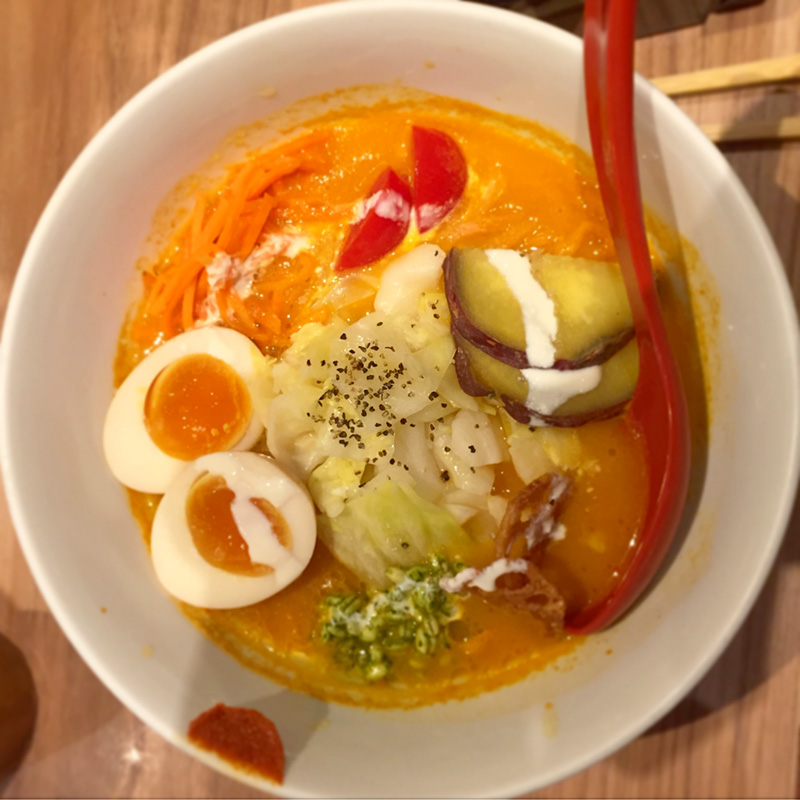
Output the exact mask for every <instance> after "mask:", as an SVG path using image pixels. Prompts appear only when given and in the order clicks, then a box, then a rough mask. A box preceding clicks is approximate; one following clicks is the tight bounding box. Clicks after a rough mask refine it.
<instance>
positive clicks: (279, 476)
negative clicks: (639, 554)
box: [104, 95, 691, 707]
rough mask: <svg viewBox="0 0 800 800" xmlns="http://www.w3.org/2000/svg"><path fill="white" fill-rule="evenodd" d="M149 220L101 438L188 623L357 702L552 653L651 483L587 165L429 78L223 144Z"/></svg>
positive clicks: (434, 689)
mask: <svg viewBox="0 0 800 800" xmlns="http://www.w3.org/2000/svg"><path fill="white" fill-rule="evenodd" d="M166 238H167V244H166V245H165V246H164V247H163V248H162V249H161V250H160V252H159V254H158V256H157V257H155V258H152V259H150V260H148V261H147V262H145V263H144V266H143V268H142V270H141V283H142V296H141V299H140V300H139V301H137V303H136V305H135V307H133V308H132V309H131V311H130V313H129V315H128V318H127V319H126V321H125V324H124V326H123V329H122V333H121V337H120V341H119V349H118V356H117V360H116V364H115V383H116V385H117V387H118V390H117V392H116V394H115V397H114V399H113V401H112V404H111V407H110V409H109V413H108V417H107V419H106V426H105V430H104V447H105V452H106V457H107V460H108V463H109V466H110V468H111V470H112V472H114V474H115V475H116V476H117V478H118V479H119V480H120V481H121V482H122V483H123V484H124V485H125V486H126V487H127V488H128V492H129V496H130V502H131V507H132V509H133V513H134V515H135V517H136V519H137V520H138V522H139V523H140V525H141V527H142V529H143V531H144V534H145V540H146V542H147V544H148V546H149V547H150V550H151V554H152V558H153V565H154V569H155V573H156V575H157V577H158V579H159V581H160V582H161V584H162V585H163V587H164V589H165V590H166V591H168V592H169V593H170V594H171V595H173V596H174V597H175V598H176V600H177V601H179V602H180V604H181V607H182V609H183V611H184V612H185V614H186V615H187V616H188V617H189V618H190V619H191V620H192V621H193V622H194V623H195V624H196V625H198V626H199V627H200V628H201V629H202V630H203V631H204V632H205V633H206V634H207V635H208V636H209V637H210V638H211V639H212V640H213V641H215V642H216V643H218V644H219V645H220V646H221V647H223V648H224V649H225V650H227V651H228V652H230V653H231V654H232V655H234V656H235V657H236V658H238V659H239V660H241V661H242V662H243V663H245V664H247V665H248V666H250V667H252V668H253V669H256V670H258V671H260V672H263V673H264V674H266V675H268V676H270V677H271V678H274V679H276V680H278V681H279V682H282V683H284V684H285V685H288V686H290V687H292V688H296V689H298V690H302V691H305V692H309V693H311V694H313V695H316V696H319V697H322V698H326V699H331V700H337V701H341V702H347V703H357V704H361V705H365V706H372V707H412V706H416V705H421V704H426V703H432V702H437V701H443V700H448V699H454V698H465V697H468V696H471V695H475V694H478V693H481V692H485V691H490V690H492V689H496V688H498V687H501V686H503V685H507V684H509V683H511V682H513V681H517V680H519V679H521V678H523V677H524V676H526V675H529V674H530V673H532V672H534V671H536V670H538V669H541V668H543V667H544V666H546V665H548V664H550V663H552V662H553V661H555V660H556V659H557V658H559V657H560V656H563V655H564V654H566V653H568V652H570V651H572V650H573V649H574V648H575V647H576V646H577V645H578V644H579V638H578V637H575V636H571V635H569V633H568V627H569V620H570V619H571V618H572V617H574V616H576V615H577V614H579V613H580V612H581V611H584V610H585V609H587V608H589V607H591V606H592V605H593V604H597V603H600V602H601V601H602V600H603V599H604V598H605V597H606V596H607V595H608V594H609V592H610V591H612V590H613V588H614V587H615V585H616V583H617V581H618V580H619V578H620V575H621V574H622V573H623V571H624V569H625V565H626V562H627V560H628V559H629V558H630V555H631V553H632V552H633V551H634V550H635V548H636V547H637V544H638V539H637V536H638V530H639V526H640V523H641V520H642V518H643V513H644V510H645V508H646V504H647V491H648V489H647V486H648V465H647V460H646V456H645V453H644V450H643V446H642V442H641V440H640V437H639V435H638V433H637V431H636V429H635V427H634V425H633V423H632V421H631V420H630V419H629V416H628V415H627V414H626V408H627V403H628V401H629V399H630V398H631V396H632V394H633V390H634V387H635V385H636V380H637V374H638V351H637V347H636V340H635V337H634V333H633V327H632V321H631V314H630V309H629V308H628V304H627V298H626V295H625V291H624V287H623V284H622V279H621V275H620V271H619V267H618V265H617V264H615V263H614V259H615V252H614V247H613V242H612V240H611V237H610V234H609V231H608V229H607V227H606V223H605V216H604V212H603V208H602V203H601V199H600V195H599V191H598V188H597V183H596V179H595V176H594V172H593V168H592V165H591V161H590V159H589V158H588V156H587V155H586V154H585V153H584V152H582V151H581V150H579V149H578V148H576V147H574V146H573V145H571V144H570V143H569V142H566V141H564V140H562V139H560V138H559V137H557V136H556V135H555V134H553V133H552V132H549V131H547V130H544V129H542V128H540V127H538V126H537V125H535V124H533V123H531V122H528V121H524V120H521V119H518V118H512V117H508V116H505V115H501V114H498V113H495V112H492V111H489V110H487V109H483V108H478V107H475V106H471V105H467V104H464V103H462V102H459V101H456V100H451V99H447V98H442V97H432V96H429V95H426V96H424V97H421V98H416V99H415V100H414V101H413V102H410V101H409V102H407V101H396V102H395V101H388V100H387V101H384V102H378V103H375V104H372V105H370V106H368V107H365V106H362V107H357V106H346V107H342V108H339V109H336V110H333V111H327V112H325V113H324V114H320V115H319V116H318V117H317V118H315V119H313V120H311V121H306V122H304V123H303V124H302V125H300V126H297V127H296V128H295V129H293V130H288V131H285V132H284V135H283V136H281V137H279V138H277V139H275V138H272V139H271V140H270V141H267V142H265V143H263V144H262V145H261V146H259V147H258V148H256V149H254V150H252V151H250V152H248V153H247V154H246V155H245V156H243V157H241V158H239V159H238V160H236V161H235V162H234V163H230V165H229V166H228V167H227V168H226V170H225V173H224V175H223V176H222V177H221V179H220V180H219V182H218V183H217V184H216V185H213V186H210V187H208V188H203V189H202V190H199V191H197V192H196V194H195V196H194V197H193V198H192V200H191V203H190V204H189V206H188V207H187V208H185V210H184V211H183V213H181V214H178V215H177V218H176V219H175V220H174V221H172V223H171V225H170V228H169V231H168V232H167V237H166ZM654 255H655V256H657V254H656V253H655V252H654ZM656 266H657V269H658V271H659V273H658V283H659V286H660V287H662V288H664V291H668V288H665V287H668V285H669V280H668V279H667V277H666V273H665V270H664V268H663V266H662V265H661V264H660V262H659V261H658V258H657V257H656ZM668 313H669V314H670V315H671V317H672V318H673V319H672V322H673V324H674V325H678V324H680V323H682V317H681V315H682V313H683V311H682V307H681V305H680V304H675V303H670V304H669V305H668ZM688 324H691V323H688Z"/></svg>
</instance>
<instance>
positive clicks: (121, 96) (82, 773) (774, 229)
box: [0, 0, 800, 798]
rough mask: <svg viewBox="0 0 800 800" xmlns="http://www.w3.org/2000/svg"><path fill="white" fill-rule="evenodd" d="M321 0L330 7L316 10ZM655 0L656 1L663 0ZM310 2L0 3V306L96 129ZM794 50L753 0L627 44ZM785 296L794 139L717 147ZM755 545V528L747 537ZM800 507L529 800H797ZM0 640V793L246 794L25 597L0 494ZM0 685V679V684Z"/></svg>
mask: <svg viewBox="0 0 800 800" xmlns="http://www.w3.org/2000/svg"><path fill="white" fill-rule="evenodd" d="M332 1H335V0H332ZM671 1H672V0H671ZM315 4H317V3H316V1H315V0H226V1H225V2H220V0H0V98H2V100H3V113H2V116H0V173H1V174H2V176H3V180H2V181H0V253H2V258H1V259H0V309H2V311H4V309H5V305H6V302H7V299H8V293H9V290H10V287H11V284H12V281H13V278H14V274H15V271H16V267H17V264H18V262H19V260H20V258H21V256H22V252H23V250H24V247H25V243H26V241H27V239H28V237H29V235H30V233H31V231H32V229H33V226H34V225H35V223H36V220H37V218H38V216H39V214H40V213H41V211H42V209H43V207H44V205H45V203H46V201H47V199H48V197H49V196H50V194H51V192H52V191H53V190H54V188H55V186H56V184H57V182H58V181H59V179H60V178H61V176H62V175H63V174H64V172H65V171H66V170H67V168H68V167H69V165H70V164H71V162H72V161H73V160H74V158H75V157H76V156H77V154H78V153H79V152H80V150H81V148H82V147H83V146H84V145H85V144H86V143H87V142H88V141H89V139H90V138H91V137H92V135H93V134H94V133H95V132H96V131H97V130H98V129H99V128H100V127H101V126H102V125H103V123H104V122H105V121H106V120H107V119H108V118H109V117H110V116H111V115H112V114H113V113H114V112H115V111H116V110H117V109H118V108H119V107H120V106H121V105H122V104H123V103H124V102H125V101H126V100H128V99H129V98H130V97H132V96H133V95H134V94H135V93H136V92H137V91H138V90H139V89H141V88H142V87H143V86H144V85H145V84H146V83H148V82H149V81H150V80H152V79H153V78H154V77H155V76H157V75H158V74H160V73H161V72H163V71H164V70H165V69H167V68H168V67H169V66H171V65H172V64H173V63H175V62H176V61H178V60H180V59H182V58H184V57H185V56H187V55H189V54H190V53H192V52H194V51H195V50H197V49H198V48H200V47H202V46H203V45H205V44H207V43H209V42H211V41H213V40H215V39H217V38H219V37H220V36H223V35H225V34H227V33H229V32H231V31H234V30H236V29H238V28H241V27H242V26H244V25H247V24H250V23H253V22H256V21H258V20H260V19H263V18H264V17H267V16H270V15H274V14H279V13H283V12H286V11H289V10H291V9H295V8H300V7H304V6H310V5H315ZM798 52H800V4H798V3H797V0H766V2H764V3H763V4H762V5H759V6H755V7H753V8H750V9H746V10H742V11H738V12H734V13H730V14H727V15H724V14H720V15H714V16H712V17H711V18H710V19H709V21H708V22H707V23H706V24H705V25H703V26H701V27H697V28H692V29H686V30H683V31H678V32H675V33H670V34H666V35H662V36H658V37H653V38H650V39H645V40H642V41H640V42H639V43H638V45H637V64H638V67H639V69H640V71H641V72H643V73H644V74H645V75H648V76H651V77H654V76H663V75H669V74H674V73H677V72H686V71H691V70H699V69H709V68H714V67H722V66H725V65H729V64H731V63H737V62H744V61H751V60H757V59H765V58H771V57H775V56H784V55H791V54H794V53H798ZM680 105H681V106H682V107H683V108H684V110H685V111H686V112H687V113H688V114H689V115H691V116H692V117H694V118H695V119H696V120H697V121H698V122H700V123H708V124H721V125H724V126H735V125H741V124H742V123H743V122H758V121H762V120H766V119H775V118H777V117H780V116H792V115H797V114H798V113H800V95H798V90H797V88H796V87H789V88H787V87H784V88H774V87H768V88H762V89H741V90H737V91H734V92H727V93H723V94H715V95H709V96H703V97H689V98H684V99H681V100H680ZM724 152H725V154H726V155H727V157H728V158H729V160H730V162H731V164H732V165H733V167H734V169H735V170H736V171H737V173H738V174H739V176H740V177H741V179H742V180H743V182H744V184H745V186H746V187H747V189H748V190H749V192H750V194H751V195H752V197H753V198H754V200H755V202H756V204H757V205H758V207H759V208H760V210H761V212H762V214H763V215H764V218H765V220H766V223H767V225H768V227H769V229H770V231H771V233H772V235H773V236H774V238H775V241H776V243H777V246H778V249H779V251H780V253H781V255H782V257H783V260H784V263H785V265H786V270H787V274H788V276H789V280H790V282H791V285H792V288H793V291H794V295H795V298H796V299H797V298H800V224H798V222H800V213H799V212H798V202H799V201H800V143H784V144H777V143H772V144H769V145H759V144H747V145H726V146H725V149H724ZM754 535H757V532H754ZM799 618H800V506H799V507H798V508H797V509H796V510H795V513H794V516H793V518H792V521H791V524H790V530H789V534H788V536H787V539H786V542H785V544H784V546H783V548H782V550H781V552H780V556H779V558H778V562H777V565H776V567H775V569H774V571H773V572H772V575H771V577H770V579H769V582H768V584H767V586H766V588H765V590H764V592H763V594H762V595H761V597H760V599H759V601H758V604H757V605H756V607H755V609H754V610H753V612H752V614H751V615H750V617H749V619H748V621H747V623H746V624H745V626H744V627H743V628H742V629H741V631H740V632H739V634H738V635H737V636H736V638H735V639H734V640H733V642H732V643H731V645H730V646H729V648H728V649H727V650H726V652H725V653H724V655H723V656H722V657H721V659H720V660H719V661H718V662H717V663H716V665H715V666H714V667H713V668H712V669H711V671H710V672H709V673H708V675H707V676H706V677H705V678H704V679H703V680H702V681H701V683H700V684H699V686H698V687H697V688H696V689H695V690H694V691H693V692H692V693H691V694H690V695H689V697H687V698H686V699H685V700H684V701H683V702H682V703H680V704H679V705H678V706H677V708H675V709H674V710H673V711H672V712H671V713H670V714H669V715H668V716H667V717H666V718H664V719H663V720H662V721H661V722H659V723H658V724H657V725H656V726H655V727H654V728H652V729H651V730H650V731H648V732H647V733H646V734H645V735H644V736H641V737H640V738H639V739H637V740H636V741H634V742H632V743H631V744H630V745H628V746H627V747H625V748H623V749H622V750H621V751H619V752H618V753H616V754H615V755H613V756H611V757H609V758H607V759H606V760H604V761H603V762H601V763H600V764H597V765H595V766H594V767H592V768H590V769H587V770H585V771H584V772H582V773H580V774H579V775H576V776H574V777H572V778H570V779H568V780H565V781H563V782H561V783H560V784H557V785H555V786H551V787H548V788H547V789H544V790H542V791H540V792H538V793H536V794H534V795H532V796H534V797H539V798H566V797H603V798H608V797H618V798H628V797H631V798H633V797H653V798H666V797H715V798H716V797H719V798H728V797H758V798H762V797H763V798H768V797H769V798H771V797H790V796H794V797H797V796H798V788H799V787H798V756H799V755H800V737H799V735H798V734H799V733H800V693H799V692H798V686H800V636H799V635H798V634H799V633H800V624H798V619H799ZM0 632H2V633H3V634H5V635H6V636H8V637H9V638H10V639H11V640H12V641H13V642H14V643H15V644H16V645H17V646H18V647H19V648H20V649H21V650H22V651H23V653H24V654H25V655H26V656H27V659H28V662H29V664H30V667H31V670H32V672H33V677H34V680H35V682H36V688H37V693H38V700H39V704H38V719H37V725H36V730H35V734H34V738H33V741H32V744H31V747H30V749H29V751H28V752H27V754H26V756H25V758H24V760H23V761H22V763H21V765H20V766H19V768H18V769H17V770H16V771H15V772H14V773H13V774H11V775H10V776H9V777H7V779H6V780H5V783H2V782H1V781H2V779H0V795H2V796H5V797H97V796H104V797H137V798H138V797H152V796H159V797H166V798H170V797H231V798H233V797H236V798H240V797H241V798H245V797H256V796H258V795H257V793H255V792H253V791H251V790H249V789H247V788H246V787H243V786H240V785H239V784H236V783H233V782H231V781H230V780H227V779H225V778H222V777H220V776H218V775H217V774H216V773H213V772H211V771H210V770H208V769H207V768H206V767H203V766H201V765H200V764H198V763H197V762H195V761H193V760H192V759H190V758H188V757H186V756H184V755H183V754H181V753H179V752H178V751H177V750H175V749H174V748H173V747H171V746H170V745H168V744H166V743H165V742H164V741H163V740H161V739H160V737H158V736H157V735H156V734H154V733H152V732H151V731H149V730H148V729H147V728H145V727H144V726H143V725H142V724H141V723H140V722H139V721H138V720H137V719H136V718H134V717H133V715H132V714H130V712H128V711H127V710H126V709H125V708H123V707H122V706H121V705H120V704H119V703H118V701H117V700H116V699H115V698H114V697H112V696H111V694H110V693H109V692H108V691H107V690H106V689H105V688H104V687H103V686H102V684H100V682H99V681H98V680H97V679H96V678H95V677H94V675H93V674H92V673H91V672H90V671H89V669H88V668H87V667H86V666H85V665H84V664H83V662H82V661H81V659H80V658H79V657H78V656H77V655H76V653H75V652H74V651H73V649H72V648H71V646H70V644H69V643H68V642H67V640H66V638H65V637H64V635H63V634H62V633H61V632H60V630H59V628H58V626H57V625H56V623H55V621H54V619H53V617H52V616H51V615H50V613H49V612H48V610H47V608H46V606H45V604H44V602H43V600H42V598H41V596H40V595H39V593H38V591H37V589H36V587H35V585H34V583H33V580H32V578H31V576H30V573H29V571H28V568H27V566H26V564H25V561H24V559H23V557H22V554H21V552H20V550H19V546H18V545H17V543H16V540H15V538H14V535H13V528H12V525H11V521H10V519H9V517H8V513H7V510H6V507H5V504H4V501H3V500H2V497H0ZM0 680H2V675H0Z"/></svg>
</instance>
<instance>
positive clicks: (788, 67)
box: [652, 54, 800, 97]
mask: <svg viewBox="0 0 800 800" xmlns="http://www.w3.org/2000/svg"><path fill="white" fill-rule="evenodd" d="M796 80H800V54H797V55H793V56H784V57H782V58H767V59H764V60H763V61H750V62H748V63H745V64H733V65H732V66H729V67H718V68H716V69H703V70H700V71H698V72H684V73H681V74H678V75H667V76H665V77H663V78H653V80H652V82H653V83H654V84H655V85H656V86H657V87H658V88H659V89H661V91H662V92H664V94H667V95H670V97H676V96H677V95H683V94H700V93H703V92H716V91H722V90H725V89H738V88H740V87H743V86H760V85H763V84H765V83H783V82H784V81H796Z"/></svg>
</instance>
